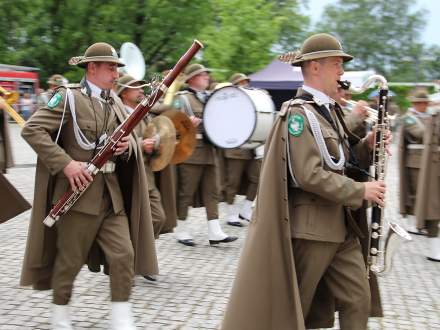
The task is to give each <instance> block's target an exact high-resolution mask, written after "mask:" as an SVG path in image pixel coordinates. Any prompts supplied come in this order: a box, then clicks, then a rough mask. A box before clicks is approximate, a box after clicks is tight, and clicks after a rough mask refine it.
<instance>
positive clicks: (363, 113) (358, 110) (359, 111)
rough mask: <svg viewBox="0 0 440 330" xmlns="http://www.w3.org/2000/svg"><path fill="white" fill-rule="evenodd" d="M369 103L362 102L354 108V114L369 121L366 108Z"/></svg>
mask: <svg viewBox="0 0 440 330" xmlns="http://www.w3.org/2000/svg"><path fill="white" fill-rule="evenodd" d="M367 106H368V103H367V102H366V101H364V100H360V101H358V102H357V104H356V105H355V106H354V108H353V113H354V114H355V115H356V116H358V117H360V118H361V119H362V120H365V119H367V117H368V109H367V108H366V107H367Z"/></svg>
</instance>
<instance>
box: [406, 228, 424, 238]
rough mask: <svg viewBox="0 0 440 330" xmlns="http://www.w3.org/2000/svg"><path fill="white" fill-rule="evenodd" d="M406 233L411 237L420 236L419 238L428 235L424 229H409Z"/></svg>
mask: <svg viewBox="0 0 440 330" xmlns="http://www.w3.org/2000/svg"><path fill="white" fill-rule="evenodd" d="M407 232H408V233H410V234H413V235H420V236H426V235H427V234H428V233H427V231H426V229H417V228H409V229H408V230H407Z"/></svg>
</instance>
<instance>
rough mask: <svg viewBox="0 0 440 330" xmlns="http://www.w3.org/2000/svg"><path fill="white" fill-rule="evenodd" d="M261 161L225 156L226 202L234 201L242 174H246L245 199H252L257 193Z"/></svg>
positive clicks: (231, 202)
mask: <svg viewBox="0 0 440 330" xmlns="http://www.w3.org/2000/svg"><path fill="white" fill-rule="evenodd" d="M260 166H261V161H260V160H256V159H234V158H225V172H226V202H227V203H228V204H233V203H234V198H235V195H237V193H238V192H239V189H240V185H241V182H242V179H243V176H244V175H246V178H247V180H248V186H247V189H246V199H247V200H249V201H253V200H254V199H255V196H256V195H257V186H258V177H259V175H260Z"/></svg>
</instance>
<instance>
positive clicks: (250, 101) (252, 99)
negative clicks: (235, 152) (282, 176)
mask: <svg viewBox="0 0 440 330" xmlns="http://www.w3.org/2000/svg"><path fill="white" fill-rule="evenodd" d="M274 120H275V105H274V103H273V101H272V98H271V97H270V95H269V94H267V93H266V92H265V91H263V90H259V89H251V88H243V87H236V86H227V87H222V88H219V89H218V90H216V91H215V92H214V93H212V94H211V97H210V98H209V99H208V102H206V105H205V109H204V111H203V125H204V128H205V133H206V136H207V137H208V138H209V140H210V141H211V142H212V143H213V144H214V145H216V146H217V147H220V148H223V149H232V148H237V147H240V148H247V149H254V148H256V147H258V146H259V145H261V144H263V143H264V142H265V141H266V138H267V136H268V135H269V131H270V129H271V128H272V124H273V122H274Z"/></svg>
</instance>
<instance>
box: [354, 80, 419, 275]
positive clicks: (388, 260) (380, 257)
mask: <svg viewBox="0 0 440 330" xmlns="http://www.w3.org/2000/svg"><path fill="white" fill-rule="evenodd" d="M375 82H377V83H378V84H379V87H380V89H379V107H378V110H377V122H376V132H375V141H374V150H373V161H372V164H371V167H370V169H371V172H372V177H374V180H380V181H384V180H385V172H386V163H387V154H386V149H385V139H386V134H387V131H388V129H389V119H388V110H387V105H388V82H387V80H386V79H385V77H383V76H381V75H373V76H371V77H369V78H368V79H367V80H366V81H365V83H364V84H363V85H362V87H360V88H354V87H352V86H350V90H351V91H352V92H353V93H363V92H364V91H365V90H367V88H368V87H370V86H371V85H372V84H373V83H375ZM384 211H385V210H384V208H383V207H381V206H379V205H378V204H377V203H373V205H372V210H371V225H370V232H369V241H368V258H367V274H369V271H370V270H371V271H372V272H373V273H375V274H378V275H380V274H384V273H387V272H388V271H389V270H390V269H391V265H392V260H393V256H394V254H395V253H396V251H397V250H398V248H399V246H400V244H401V243H403V242H405V241H406V242H408V241H411V236H410V235H409V234H408V232H407V231H406V230H405V229H403V228H402V226H400V225H399V224H397V223H395V222H390V221H388V222H387V223H388V227H389V230H388V233H387V236H386V238H385V242H384V246H383V249H382V250H381V248H380V247H381V237H382V236H383V234H382V229H383V227H384V225H383V222H384V221H383V217H384Z"/></svg>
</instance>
